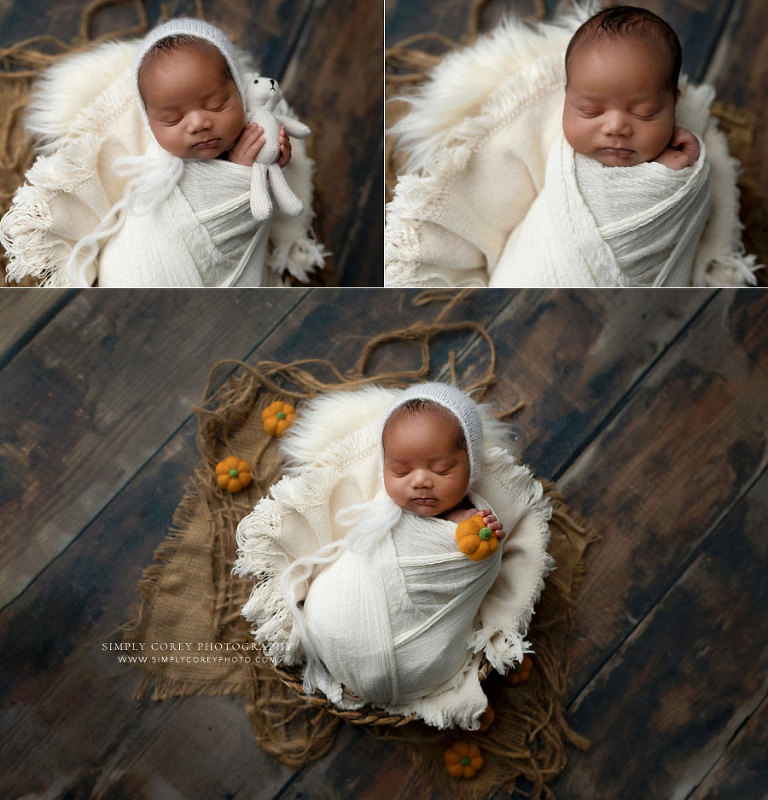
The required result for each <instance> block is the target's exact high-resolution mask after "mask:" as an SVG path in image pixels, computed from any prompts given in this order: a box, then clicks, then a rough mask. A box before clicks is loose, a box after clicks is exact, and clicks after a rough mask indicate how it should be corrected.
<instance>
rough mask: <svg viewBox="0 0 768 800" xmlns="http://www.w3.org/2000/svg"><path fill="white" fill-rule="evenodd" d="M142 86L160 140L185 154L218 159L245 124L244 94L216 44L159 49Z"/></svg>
mask: <svg viewBox="0 0 768 800" xmlns="http://www.w3.org/2000/svg"><path fill="white" fill-rule="evenodd" d="M139 89H140V91H141V96H142V97H143V99H144V105H145V107H146V109H147V117H148V119H149V127H150V128H151V129H152V133H153V134H154V135H155V139H157V143H158V144H159V145H160V147H162V148H163V150H167V151H168V152H169V153H172V154H173V155H175V156H178V157H179V158H199V159H211V158H216V157H217V156H219V155H221V154H222V153H223V152H225V151H227V150H229V149H230V148H231V147H232V145H233V144H234V143H235V140H236V139H237V137H238V136H239V135H240V132H241V131H242V129H243V126H244V125H245V110H244V109H243V103H242V100H241V99H240V94H239V93H238V91H237V87H236V86H235V83H234V81H233V80H232V79H231V78H228V77H227V75H226V61H225V60H224V57H223V56H222V55H221V53H219V52H218V50H216V48H215V47H213V46H208V47H205V48H198V47H195V48H182V49H179V50H175V51H172V52H170V53H158V54H157V57H156V59H155V60H154V61H152V62H151V63H150V64H148V65H147V66H145V67H143V68H142V70H141V72H140V76H139Z"/></svg>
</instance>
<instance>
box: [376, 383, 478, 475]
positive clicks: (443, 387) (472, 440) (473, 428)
mask: <svg viewBox="0 0 768 800" xmlns="http://www.w3.org/2000/svg"><path fill="white" fill-rule="evenodd" d="M409 400H429V401H431V402H433V403H436V404H437V405H439V406H441V407H442V408H444V409H446V411H449V412H450V413H451V414H453V416H454V417H456V419H457V420H458V422H459V425H460V426H461V430H462V433H463V434H464V441H465V442H466V443H467V456H468V457H469V483H470V485H472V484H473V483H474V482H475V481H476V480H477V478H479V477H480V470H481V468H482V464H483V426H482V423H481V421H480V414H479V412H478V410H477V404H476V403H475V401H474V400H472V398H471V397H469V396H468V395H466V394H464V392H462V391H461V390H460V389H457V388H455V387H454V386H450V385H449V384H447V383H436V382H434V383H415V384H414V385H413V386H409V387H408V388H407V389H403V391H402V392H401V393H400V394H399V395H398V397H397V399H396V400H395V401H394V402H393V403H392V405H391V406H390V407H389V409H388V410H387V413H386V414H385V415H384V419H383V421H382V423H381V433H382V434H383V433H384V426H385V425H386V424H387V420H389V418H390V417H391V416H392V414H393V412H394V411H396V410H397V409H398V408H400V407H401V406H403V405H405V404H406V403H407V402H408V401H409Z"/></svg>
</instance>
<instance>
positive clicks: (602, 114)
mask: <svg viewBox="0 0 768 800" xmlns="http://www.w3.org/2000/svg"><path fill="white" fill-rule="evenodd" d="M680 63H681V49H680V42H679V40H678V38H677V36H676V35H675V33H674V31H673V30H672V29H671V28H670V27H669V25H667V23H666V22H664V21H663V20H662V19H660V18H659V17H657V16H656V15H655V14H652V13H651V12H649V11H645V10H644V9H640V8H634V7H622V6H620V7H616V8H611V9H607V10H605V11H602V12H600V13H599V14H596V15H595V16H593V17H592V18H590V19H589V20H587V21H586V22H585V23H584V24H583V25H582V26H581V27H580V28H579V29H578V30H577V31H576V33H575V34H574V36H573V38H572V39H571V41H570V43H569V45H568V49H567V51H566V55H565V69H566V87H565V104H564V109H563V136H562V138H561V139H560V140H558V141H557V142H556V143H555V146H554V148H553V150H552V152H551V154H550V157H549V160H548V163H547V173H546V178H545V186H544V189H543V190H542V192H541V194H540V195H539V197H538V198H537V200H536V201H535V202H534V204H533V206H532V207H531V210H530V211H529V213H528V215H527V217H526V219H525V220H524V221H523V222H522V223H521V224H520V225H518V226H517V228H516V229H515V230H514V231H513V233H512V235H511V236H510V238H509V240H508V242H507V245H506V247H505V249H504V252H503V254H502V256H501V258H500V259H499V262H498V264H497V265H496V267H495V270H494V272H493V274H492V276H491V281H490V285H491V286H574V285H575V286H580V285H587V286H688V285H690V284H691V277H692V266H693V256H694V252H695V249H696V245H697V243H698V241H699V237H700V235H701V232H702V229H703V227H704V223H705V221H706V218H707V215H708V212H709V204H710V197H709V195H710V186H709V167H708V164H707V162H706V154H705V153H704V147H703V143H702V142H701V141H700V140H699V139H698V138H697V137H696V136H695V135H694V134H693V133H691V132H690V131H689V130H687V129H686V128H684V127H681V126H679V125H676V120H675V112H676V104H677V100H678V97H679V95H680V92H679V91H678V88H677V85H678V76H679V72H680ZM554 230H558V231H559V232H560V235H559V236H558V237H555V238H557V239H558V243H553V244H552V245H551V246H548V245H547V243H546V239H547V238H552V231H554ZM570 231H574V233H573V234H571V233H570Z"/></svg>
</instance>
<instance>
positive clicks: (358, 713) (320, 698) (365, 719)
mask: <svg viewBox="0 0 768 800" xmlns="http://www.w3.org/2000/svg"><path fill="white" fill-rule="evenodd" d="M272 669H274V671H275V672H276V673H277V675H278V677H279V678H280V680H281V681H282V683H283V685H285V686H286V687H288V688H289V689H290V690H291V691H292V692H294V693H295V694H297V695H298V696H299V697H303V698H304V699H305V700H306V701H307V703H308V704H309V705H311V706H312V707H313V708H322V709H324V710H325V711H327V712H328V713H329V714H333V715H334V716H336V717H340V718H341V719H344V720H346V721H347V722H351V723H352V724H353V725H376V726H384V725H390V726H392V727H393V728H401V727H402V726H403V725H407V724H408V723H409V722H412V721H413V720H415V719H417V715H416V714H409V715H408V716H403V715H402V714H390V713H389V712H388V711H384V710H383V709H381V708H373V707H371V706H364V707H363V708H357V709H353V710H344V709H341V708H337V707H336V706H335V705H334V704H333V703H332V702H331V701H330V700H329V699H328V698H327V697H326V696H325V695H324V694H323V693H322V692H319V691H316V692H313V693H312V694H306V693H305V691H304V687H303V681H304V676H303V674H302V671H301V669H300V668H299V667H277V666H274V665H273V667H272ZM491 670H492V667H491V664H490V662H489V661H488V659H487V658H485V656H483V660H482V662H481V663H480V668H479V670H478V678H479V679H480V681H484V680H485V679H486V678H487V677H488V675H489V674H490V672H491ZM345 691H346V690H345ZM350 696H351V695H350Z"/></svg>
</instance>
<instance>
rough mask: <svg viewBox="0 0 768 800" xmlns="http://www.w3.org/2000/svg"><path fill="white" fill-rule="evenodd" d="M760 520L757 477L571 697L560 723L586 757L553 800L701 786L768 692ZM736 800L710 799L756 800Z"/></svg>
mask: <svg viewBox="0 0 768 800" xmlns="http://www.w3.org/2000/svg"><path fill="white" fill-rule="evenodd" d="M766 519H768V473H766V472H764V473H763V475H762V477H761V479H760V480H759V481H758V482H757V483H756V484H755V485H754V486H753V487H752V488H751V489H750V491H749V492H748V493H747V494H746V496H745V497H744V498H743V499H742V500H741V501H740V502H738V503H737V505H736V506H735V507H734V508H733V509H732V510H731V512H730V513H729V514H728V515H727V516H726V517H725V518H724V519H723V520H722V521H721V522H720V524H719V525H718V526H717V528H716V529H715V530H714V531H713V532H712V535H711V536H710V537H709V538H708V539H707V541H706V542H705V544H704V546H703V547H702V548H701V550H700V551H699V552H698V553H697V555H696V557H695V558H694V560H693V561H692V563H690V565H688V566H687V567H686V568H685V570H684V572H683V573H682V574H681V575H680V576H679V578H678V579H677V580H675V582H674V585H672V586H671V587H670V589H669V591H668V592H667V593H666V594H665V595H664V596H663V597H662V598H661V599H660V601H659V602H658V603H657V604H656V605H655V606H654V608H653V610H652V611H650V613H648V615H647V616H646V617H645V619H643V620H642V622H640V623H639V624H638V625H637V627H636V628H635V629H634V630H633V631H632V633H631V634H630V635H629V636H628V638H627V640H626V641H625V642H624V644H623V645H622V646H621V647H620V648H619V649H618V650H617V651H616V652H615V653H614V654H613V656H612V657H611V658H610V660H609V661H608V662H607V663H606V664H605V666H603V668H602V669H601V670H600V673H599V674H598V676H597V677H596V679H595V680H594V681H592V683H591V684H590V685H589V687H588V688H587V689H586V690H585V691H584V692H583V693H582V694H581V695H580V696H579V698H578V700H577V701H576V703H575V706H574V709H573V710H572V712H571V715H570V720H571V723H572V724H573V725H575V726H576V728H577V729H578V730H580V731H581V732H582V733H584V734H585V735H586V736H588V737H589V738H590V739H591V740H592V742H593V747H592V749H591V750H590V751H589V752H588V753H584V754H582V753H578V754H576V755H575V756H574V757H573V758H572V759H571V762H570V764H569V768H568V771H567V773H566V774H565V775H563V776H562V777H561V779H559V780H558V781H557V782H556V785H555V791H556V792H557V791H558V788H561V789H562V796H564V797H568V798H589V797H593V796H594V791H595V787H599V791H600V794H601V796H605V797H629V796H631V797H664V798H686V797H690V795H691V793H692V792H693V791H694V790H695V789H696V787H697V786H698V785H699V784H700V783H701V782H702V780H704V779H705V778H706V777H707V774H708V772H709V770H710V769H712V767H713V766H714V765H715V764H716V763H717V761H718V759H719V757H720V754H721V753H722V752H723V751H724V750H725V749H726V747H727V745H728V742H729V741H730V739H731V737H732V736H733V735H734V734H735V733H736V731H737V730H738V729H739V728H740V726H741V725H742V724H743V723H744V721H745V720H747V719H748V718H749V716H750V715H751V714H752V713H753V711H754V710H755V708H756V707H757V706H758V705H759V704H760V703H761V702H763V701H764V699H765V696H766V691H767V690H768V679H767V678H766V672H765V655H766V653H765V642H766V635H767V634H768V624H766V622H765V614H764V610H765V608H766V605H768V583H767V582H766V581H765V565H766V563H768V539H767V538H766V536H765V524H766ZM640 527H641V526H640ZM679 563H680V562H678V565H679ZM616 610H618V609H616ZM608 743H609V744H608ZM762 764H763V766H765V764H766V760H765V751H763V756H762ZM763 783H764V780H763ZM743 789H744V791H743V792H738V791H737V792H735V793H732V792H724V793H722V794H719V795H717V796H718V797H722V798H725V797H734V798H735V797H739V798H747V797H748V798H754V799H755V800H757V798H758V797H764V796H765V795H764V794H758V793H757V790H758V781H755V780H754V776H753V777H752V779H747V781H746V784H745V785H744V787H743Z"/></svg>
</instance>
